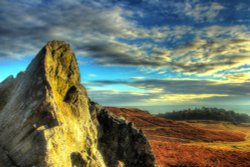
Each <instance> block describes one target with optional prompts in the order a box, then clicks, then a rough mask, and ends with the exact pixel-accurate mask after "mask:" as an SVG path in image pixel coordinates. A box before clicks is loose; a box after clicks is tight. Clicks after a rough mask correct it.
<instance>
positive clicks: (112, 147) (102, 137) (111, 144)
mask: <svg viewBox="0 0 250 167" xmlns="http://www.w3.org/2000/svg"><path fill="white" fill-rule="evenodd" d="M91 111H92V117H95V118H93V120H95V119H97V120H98V121H95V122H97V123H98V127H99V149H100V151H101V153H102V155H103V157H104V160H105V162H106V164H107V166H109V167H117V166H126V167H154V166H155V158H154V155H153V154H152V151H151V148H150V146H149V143H148V141H147V139H146V137H145V136H144V134H143V133H142V131H141V130H139V129H137V128H136V127H134V125H133V124H132V123H131V122H128V121H127V120H125V118H123V117H118V116H116V115H114V114H113V113H112V112H110V111H108V110H107V109H105V108H104V107H102V106H101V105H99V104H97V103H94V102H92V104H91Z"/></svg>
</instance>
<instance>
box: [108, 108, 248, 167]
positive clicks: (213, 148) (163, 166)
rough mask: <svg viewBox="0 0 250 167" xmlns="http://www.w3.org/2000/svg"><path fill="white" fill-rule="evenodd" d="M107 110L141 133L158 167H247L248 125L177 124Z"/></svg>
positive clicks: (133, 112) (131, 112)
mask: <svg viewBox="0 0 250 167" xmlns="http://www.w3.org/2000/svg"><path fill="white" fill-rule="evenodd" d="M107 108H108V109H109V110H110V111H112V112H113V113H115V114H117V115H121V116H124V117H126V118H127V119H128V120H130V121H132V122H134V124H135V125H136V126H137V127H138V128H141V129H142V130H143V131H144V133H145V134H146V136H147V137H148V138H149V141H150V144H151V146H152V149H153V152H154V154H155V156H156V159H157V163H158V166H159V167H167V166H173V165H175V166H181V165H182V166H207V165H208V166H250V126H244V125H233V124H230V123H225V122H214V121H213V122H211V121H210V122H208V121H204V122H202V121H189V122H185V121H182V122H177V121H171V120H167V119H164V118H159V117H156V116H152V115H150V114H148V113H145V112H143V111H141V110H137V109H125V108H114V107H107Z"/></svg>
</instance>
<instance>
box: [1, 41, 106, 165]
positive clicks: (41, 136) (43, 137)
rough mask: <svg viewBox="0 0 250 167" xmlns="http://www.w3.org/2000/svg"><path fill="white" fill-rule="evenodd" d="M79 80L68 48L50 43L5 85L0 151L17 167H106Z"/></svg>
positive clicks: (4, 83)
mask: <svg viewBox="0 0 250 167" xmlns="http://www.w3.org/2000/svg"><path fill="white" fill-rule="evenodd" d="M79 78H80V77H79V70H78V65H77V62H76V58H75V56H74V54H73V52H72V50H71V48H70V46H69V45H68V44H65V43H64V42H60V41H52V42H49V43H48V44H47V45H46V46H45V47H44V48H43V49H42V50H41V51H40V52H39V53H38V55H37V56H36V58H35V59H34V60H33V61H32V63H31V64H30V65H29V67H28V68H27V70H26V71H25V73H24V74H23V75H20V76H19V77H17V78H16V79H13V78H8V79H7V80H6V81H4V82H3V83H2V84H1V86H0V90H2V89H4V87H8V89H7V93H6V94H7V96H6V97H7V99H6V100H4V101H3V104H1V106H2V110H1V112H0V146H1V147H2V148H3V149H4V150H5V151H6V152H7V153H8V156H9V157H11V159H12V160H11V161H13V162H14V163H15V164H16V165H17V166H25V167H26V166H41V167H45V166H55V167H57V166H58V167H63V166H65V167H69V166H74V165H75V166H79V165H80V166H81V164H84V166H91V167H92V166H105V164H104V162H103V159H102V156H101V154H100V153H99V151H98V148H97V131H96V127H95V125H94V124H93V123H92V120H91V117H90V113H89V106H88V96H87V93H86V90H85V88H84V87H83V86H82V85H81V84H80V81H79ZM13 84H14V85H13ZM6 85H7V86H6ZM5 90H6V89H5ZM1 98H5V96H4V97H1ZM6 101H7V102H6ZM5 103H6V104H5Z"/></svg>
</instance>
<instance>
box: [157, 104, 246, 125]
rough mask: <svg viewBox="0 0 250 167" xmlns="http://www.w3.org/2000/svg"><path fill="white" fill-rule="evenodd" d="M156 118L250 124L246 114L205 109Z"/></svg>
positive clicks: (182, 111) (183, 111)
mask: <svg viewBox="0 0 250 167" xmlns="http://www.w3.org/2000/svg"><path fill="white" fill-rule="evenodd" d="M158 116H160V117H164V118H168V119H172V120H214V121H226V122H233V123H250V116H249V115H247V114H243V113H236V112H234V111H231V110H230V111H227V110H225V109H218V108H207V107H202V108H195V109H186V110H181V111H172V112H167V113H164V114H159V115H158Z"/></svg>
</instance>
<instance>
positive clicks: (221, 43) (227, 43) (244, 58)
mask: <svg viewBox="0 0 250 167" xmlns="http://www.w3.org/2000/svg"><path fill="white" fill-rule="evenodd" d="M171 54H172V57H171V59H172V61H171V64H170V66H171V67H172V68H173V69H175V70H177V71H182V72H184V73H189V74H203V75H208V74H213V73H216V72H219V71H222V70H227V69H232V68H234V67H240V66H242V65H245V64H248V62H250V56H249V55H250V41H249V40H245V39H225V40H217V41H207V40H196V41H192V42H191V43H187V44H186V45H183V46H181V47H178V48H176V49H174V50H173V51H172V53H171Z"/></svg>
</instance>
